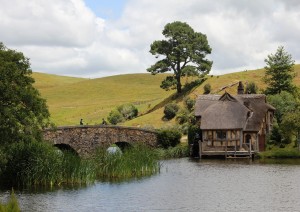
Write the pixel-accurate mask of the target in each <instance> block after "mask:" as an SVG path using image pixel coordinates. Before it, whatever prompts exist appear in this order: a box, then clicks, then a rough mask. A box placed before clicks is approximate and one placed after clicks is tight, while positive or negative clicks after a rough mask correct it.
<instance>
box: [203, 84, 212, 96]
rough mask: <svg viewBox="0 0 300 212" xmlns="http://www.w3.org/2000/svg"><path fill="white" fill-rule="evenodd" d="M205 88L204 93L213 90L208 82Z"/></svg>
mask: <svg viewBox="0 0 300 212" xmlns="http://www.w3.org/2000/svg"><path fill="white" fill-rule="evenodd" d="M203 89H204V94H209V93H210V92H211V85H210V84H209V83H207V84H205V85H204V87H203Z"/></svg>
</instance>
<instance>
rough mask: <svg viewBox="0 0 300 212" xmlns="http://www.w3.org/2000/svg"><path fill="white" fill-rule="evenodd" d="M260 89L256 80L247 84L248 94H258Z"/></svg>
mask: <svg viewBox="0 0 300 212" xmlns="http://www.w3.org/2000/svg"><path fill="white" fill-rule="evenodd" d="M257 91H258V87H257V85H256V84H255V83H254V82H249V83H248V84H247V86H246V91H245V92H246V93H247V94H256V93H257Z"/></svg>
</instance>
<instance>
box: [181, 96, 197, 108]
mask: <svg viewBox="0 0 300 212" xmlns="http://www.w3.org/2000/svg"><path fill="white" fill-rule="evenodd" d="M195 103H196V100H195V99H191V98H190V97H187V98H185V100H184V105H185V107H186V108H187V109H188V110H189V111H192V110H193V109H194V106H195Z"/></svg>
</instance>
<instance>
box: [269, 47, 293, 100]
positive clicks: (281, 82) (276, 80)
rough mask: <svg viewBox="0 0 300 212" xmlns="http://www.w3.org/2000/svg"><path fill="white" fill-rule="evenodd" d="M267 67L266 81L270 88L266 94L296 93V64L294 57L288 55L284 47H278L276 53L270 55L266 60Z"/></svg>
mask: <svg viewBox="0 0 300 212" xmlns="http://www.w3.org/2000/svg"><path fill="white" fill-rule="evenodd" d="M265 62H266V64H267V66H266V67H265V69H266V73H265V77H264V81H265V82H266V83H267V85H268V87H267V89H266V91H265V92H266V94H273V95H274V94H279V93H281V92H282V91H287V92H290V93H293V92H295V90H296V87H295V86H294V85H293V78H294V77H295V72H294V68H293V67H294V63H295V61H294V60H293V59H292V56H291V55H290V54H288V53H287V52H286V51H285V50H284V47H283V46H280V47H278V49H277V51H276V53H275V54H274V55H273V54H271V55H268V58H267V59H265Z"/></svg>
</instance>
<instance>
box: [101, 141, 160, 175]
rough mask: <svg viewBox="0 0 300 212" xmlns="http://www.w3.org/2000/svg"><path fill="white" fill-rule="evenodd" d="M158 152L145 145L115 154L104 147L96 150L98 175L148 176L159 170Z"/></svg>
mask: <svg viewBox="0 0 300 212" xmlns="http://www.w3.org/2000/svg"><path fill="white" fill-rule="evenodd" d="M158 159H159V157H158V155H157V153H156V152H155V151H154V150H153V149H150V148H148V147H146V146H144V145H135V146H133V147H130V148H127V149H125V151H124V152H123V153H122V152H116V153H114V154H111V153H108V152H107V151H105V150H103V149H98V150H97V152H96V157H95V160H96V163H97V164H98V166H97V176H98V177H99V178H102V179H103V178H104V179H116V178H118V179H119V178H121V179H122V178H131V177H141V176H148V175H151V174H154V173H157V172H159V170H160V164H159V161H158Z"/></svg>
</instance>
